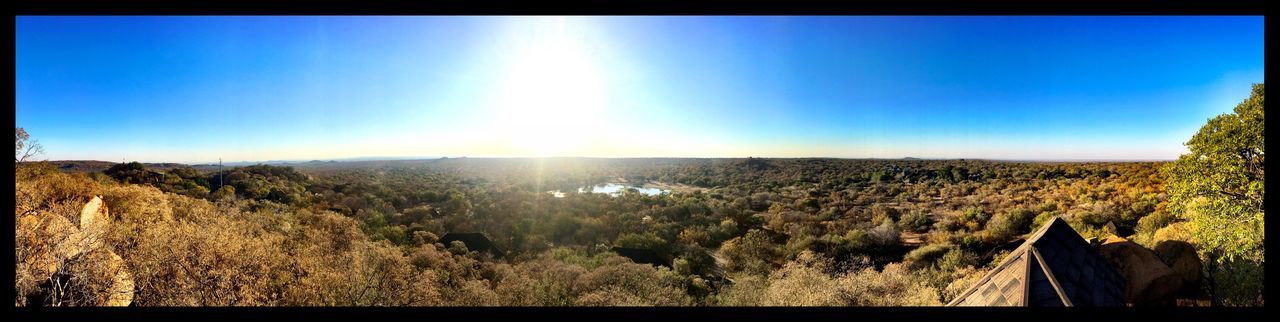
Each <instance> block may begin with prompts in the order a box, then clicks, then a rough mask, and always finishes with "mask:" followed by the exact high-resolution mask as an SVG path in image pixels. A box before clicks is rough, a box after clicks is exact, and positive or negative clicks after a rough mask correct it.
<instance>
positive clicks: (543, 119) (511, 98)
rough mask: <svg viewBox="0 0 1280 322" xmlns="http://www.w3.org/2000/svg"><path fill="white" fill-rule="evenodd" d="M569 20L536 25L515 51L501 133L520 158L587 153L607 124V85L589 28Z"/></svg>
mask: <svg viewBox="0 0 1280 322" xmlns="http://www.w3.org/2000/svg"><path fill="white" fill-rule="evenodd" d="M584 27H585V26H581V25H575V24H573V23H570V22H569V21H566V19H564V18H555V19H552V20H550V21H545V20H543V21H536V22H535V24H533V26H531V28H529V29H526V30H525V31H524V32H522V33H521V35H522V36H523V37H521V38H520V39H517V40H516V44H517V46H515V49H514V50H512V51H511V53H509V56H508V57H509V62H508V66H507V67H506V68H507V69H506V75H505V77H504V78H503V80H502V85H500V95H501V98H500V100H499V101H500V108H499V114H500V115H497V116H496V117H497V118H499V119H500V121H499V122H497V123H498V125H499V128H498V129H497V131H499V132H501V133H503V134H505V136H506V137H507V138H508V139H509V140H510V141H509V142H510V143H511V146H512V147H513V148H515V149H516V150H517V151H515V152H516V153H518V154H524V155H533V156H542V157H546V156H565V155H573V154H577V153H581V152H582V149H583V148H584V145H585V144H587V143H588V142H590V141H591V138H592V137H593V135H596V134H599V131H600V130H601V128H602V126H603V124H601V122H602V113H603V111H604V108H605V106H604V105H605V97H606V95H605V87H604V79H603V73H602V72H601V70H600V66H598V64H597V61H598V60H597V59H596V57H595V52H594V51H593V50H592V46H591V45H592V44H591V43H590V42H588V41H586V40H585V37H584V36H583V28H584Z"/></svg>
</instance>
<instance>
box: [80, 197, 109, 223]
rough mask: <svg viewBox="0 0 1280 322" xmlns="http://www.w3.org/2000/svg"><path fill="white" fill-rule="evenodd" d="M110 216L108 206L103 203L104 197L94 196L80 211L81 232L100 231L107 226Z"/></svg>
mask: <svg viewBox="0 0 1280 322" xmlns="http://www.w3.org/2000/svg"><path fill="white" fill-rule="evenodd" d="M108 216H109V214H108V212H107V205H106V204H105V203H103V202H102V197H100V196H94V197H93V199H90V200H89V202H88V203H85V204H84V207H83V208H81V209H80V230H88V229H99V228H101V227H102V226H105V225H106V223H107V220H108V219H109V217H108Z"/></svg>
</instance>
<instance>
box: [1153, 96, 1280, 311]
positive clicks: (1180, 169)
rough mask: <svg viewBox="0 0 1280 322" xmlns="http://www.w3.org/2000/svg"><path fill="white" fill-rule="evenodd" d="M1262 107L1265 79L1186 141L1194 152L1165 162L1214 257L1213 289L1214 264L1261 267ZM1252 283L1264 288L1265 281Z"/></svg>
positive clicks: (1174, 193) (1182, 205)
mask: <svg viewBox="0 0 1280 322" xmlns="http://www.w3.org/2000/svg"><path fill="white" fill-rule="evenodd" d="M1263 111H1264V110H1263V84H1255V85H1254V86H1253V93H1252V94H1251V95H1250V96H1249V98H1248V99H1246V100H1245V101H1244V102H1241V103H1240V104H1239V105H1236V107H1235V110H1234V111H1233V113H1230V114H1223V115H1219V116H1217V117H1214V118H1213V119H1210V120H1209V122H1208V123H1207V124H1205V126H1204V127H1202V128H1200V131H1199V132H1197V133H1196V134H1195V136H1193V137H1192V138H1191V140H1190V141H1187V143H1186V146H1187V147H1188V148H1189V149H1190V150H1191V153H1188V154H1185V155H1182V156H1181V157H1179V158H1178V160H1177V161H1175V162H1174V163H1173V164H1171V165H1170V166H1169V167H1167V168H1165V171H1166V172H1167V173H1168V174H1169V181H1168V183H1167V185H1168V186H1167V187H1168V188H1167V189H1168V191H1169V196H1170V201H1171V203H1170V205H1171V206H1172V207H1171V208H1172V210H1173V212H1174V213H1175V214H1177V215H1178V216H1179V217H1180V218H1182V219H1184V220H1186V221H1188V223H1189V224H1190V226H1191V227H1192V238H1194V239H1195V243H1196V244H1198V246H1199V248H1200V251H1201V252H1202V253H1203V254H1204V255H1206V257H1207V259H1208V260H1209V263H1207V264H1208V266H1209V267H1210V270H1209V272H1208V273H1209V276H1210V278H1211V280H1210V288H1211V289H1215V288H1217V286H1215V285H1216V283H1214V281H1213V276H1214V274H1215V270H1216V269H1214V268H1213V267H1219V268H1226V267H1233V266H1237V265H1239V264H1241V263H1254V265H1257V266H1259V267H1260V266H1262V263H1263V260H1264V258H1263V255H1264V250H1263V227H1264V203H1263V200H1264V199H1263V187H1264V185H1263V181H1264V178H1265V177H1264V176H1263V165H1264V158H1263V157H1264V148H1265V145H1264V142H1263V141H1264V139H1265V122H1264V118H1263ZM1226 274H1232V273H1230V272H1227V273H1226ZM1222 277H1223V278H1233V277H1227V276H1222ZM1257 281H1258V282H1261V278H1258V279H1257ZM1231 284H1239V283H1231ZM1254 286H1256V287H1254ZM1248 287H1249V288H1253V289H1255V290H1257V291H1258V293H1259V294H1260V293H1261V290H1262V286H1261V285H1260V283H1259V285H1250V286H1248ZM1214 293H1218V292H1217V290H1214ZM1218 297H1219V296H1218V294H1215V298H1218ZM1259 298H1260V297H1259Z"/></svg>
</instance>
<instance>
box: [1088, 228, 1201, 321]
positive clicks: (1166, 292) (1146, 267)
mask: <svg viewBox="0 0 1280 322" xmlns="http://www.w3.org/2000/svg"><path fill="white" fill-rule="evenodd" d="M1098 252H1099V253H1101V254H1102V257H1103V258H1106V259H1107V261H1108V262H1110V263H1111V265H1112V266H1114V267H1115V268H1116V270H1117V271H1119V272H1120V275H1121V276H1124V278H1125V280H1126V281H1128V283H1127V284H1128V285H1127V287H1126V289H1125V298H1126V300H1127V301H1128V302H1129V303H1132V304H1133V305H1158V304H1164V303H1167V302H1169V301H1171V300H1172V299H1173V297H1174V295H1175V294H1177V292H1178V291H1179V290H1181V289H1182V284H1183V281H1182V276H1181V275H1179V274H1178V273H1177V272H1175V271H1174V270H1173V269H1172V268H1169V265H1166V264H1165V263H1164V261H1162V260H1160V257H1158V256H1156V253H1155V252H1152V251H1151V250H1148V249H1146V248H1143V247H1142V246H1141V245H1138V244H1137V243H1134V242H1130V241H1129V240H1126V239H1124V238H1120V237H1116V236H1111V237H1107V239H1105V240H1103V241H1102V245H1101V246H1099V247H1098Z"/></svg>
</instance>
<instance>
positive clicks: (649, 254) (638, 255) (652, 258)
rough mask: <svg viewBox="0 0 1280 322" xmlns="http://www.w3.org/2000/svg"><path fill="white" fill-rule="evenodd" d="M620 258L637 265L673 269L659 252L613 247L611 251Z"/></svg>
mask: <svg viewBox="0 0 1280 322" xmlns="http://www.w3.org/2000/svg"><path fill="white" fill-rule="evenodd" d="M609 250H611V251H613V252H614V253H618V255H619V256H622V257H626V258H629V259H631V261H633V262H636V263H637V264H650V265H655V266H666V267H671V263H670V262H668V261H667V260H666V258H663V257H662V256H661V255H658V252H655V251H653V250H652V249H646V248H629V247H613V248H611V249H609Z"/></svg>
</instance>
